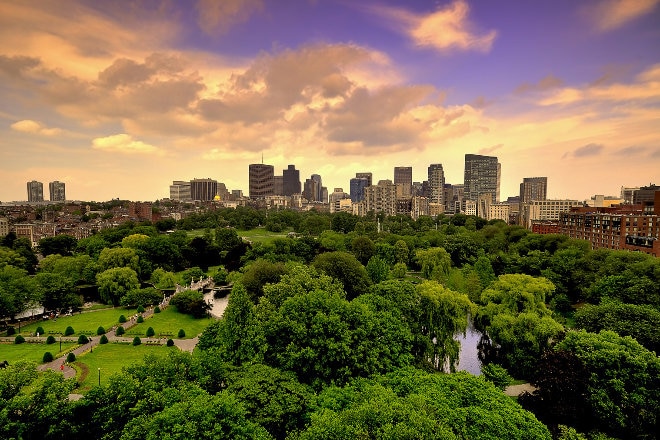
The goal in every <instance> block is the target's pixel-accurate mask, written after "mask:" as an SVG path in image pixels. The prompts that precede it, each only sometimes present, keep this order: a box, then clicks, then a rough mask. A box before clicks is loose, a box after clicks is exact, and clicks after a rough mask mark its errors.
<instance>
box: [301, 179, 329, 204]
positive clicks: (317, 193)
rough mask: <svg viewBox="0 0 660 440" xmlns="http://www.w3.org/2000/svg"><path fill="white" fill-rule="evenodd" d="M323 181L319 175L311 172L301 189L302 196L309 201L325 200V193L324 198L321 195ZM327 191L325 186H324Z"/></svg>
mask: <svg viewBox="0 0 660 440" xmlns="http://www.w3.org/2000/svg"><path fill="white" fill-rule="evenodd" d="M323 189H324V187H323V183H322V179H321V176H320V175H318V174H312V175H311V177H310V178H309V179H306V180H305V188H304V189H303V197H304V198H305V199H307V200H308V201H310V202H324V203H325V202H327V199H328V197H327V195H326V196H325V200H324V197H323ZM326 192H327V188H326Z"/></svg>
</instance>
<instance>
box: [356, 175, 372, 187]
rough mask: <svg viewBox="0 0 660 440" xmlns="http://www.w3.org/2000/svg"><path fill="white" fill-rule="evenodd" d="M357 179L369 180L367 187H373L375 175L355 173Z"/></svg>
mask: <svg viewBox="0 0 660 440" xmlns="http://www.w3.org/2000/svg"><path fill="white" fill-rule="evenodd" d="M355 178H357V179H367V186H371V185H373V174H371V173H355Z"/></svg>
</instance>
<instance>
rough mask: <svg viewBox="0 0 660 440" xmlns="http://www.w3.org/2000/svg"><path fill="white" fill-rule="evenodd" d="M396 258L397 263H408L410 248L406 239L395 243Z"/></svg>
mask: <svg viewBox="0 0 660 440" xmlns="http://www.w3.org/2000/svg"><path fill="white" fill-rule="evenodd" d="M394 258H395V259H396V262H397V263H403V264H408V261H409V260H410V249H408V245H407V244H406V242H405V241H403V240H397V242H396V243H394Z"/></svg>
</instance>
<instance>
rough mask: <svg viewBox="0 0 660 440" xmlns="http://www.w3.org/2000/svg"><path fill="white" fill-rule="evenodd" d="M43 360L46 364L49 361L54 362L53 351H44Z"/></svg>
mask: <svg viewBox="0 0 660 440" xmlns="http://www.w3.org/2000/svg"><path fill="white" fill-rule="evenodd" d="M41 361H42V362H43V363H44V364H45V363H47V362H53V353H51V352H50V351H47V352H45V353H44V357H43V358H42V359H41Z"/></svg>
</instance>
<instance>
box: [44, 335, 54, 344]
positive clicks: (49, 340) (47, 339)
mask: <svg viewBox="0 0 660 440" xmlns="http://www.w3.org/2000/svg"><path fill="white" fill-rule="evenodd" d="M54 343H55V337H54V336H53V335H49V336H48V337H47V338H46V344H54Z"/></svg>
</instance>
